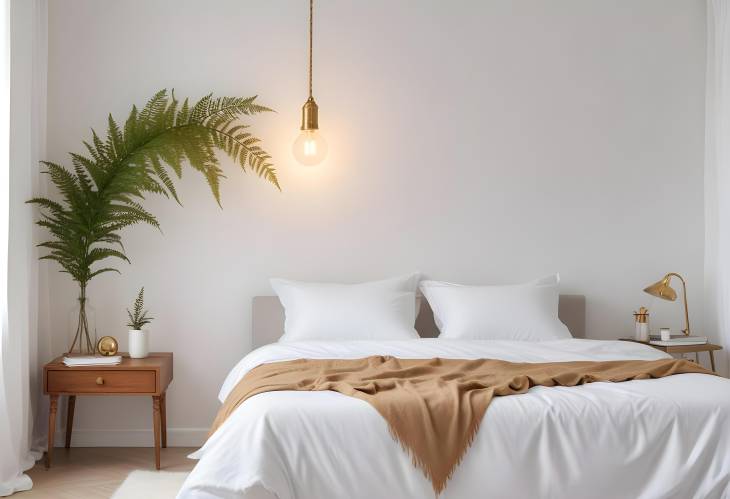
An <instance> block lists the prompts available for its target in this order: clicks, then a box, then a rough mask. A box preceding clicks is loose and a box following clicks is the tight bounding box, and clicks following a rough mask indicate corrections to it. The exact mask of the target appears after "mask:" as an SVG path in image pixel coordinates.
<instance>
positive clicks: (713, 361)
mask: <svg viewBox="0 0 730 499" xmlns="http://www.w3.org/2000/svg"><path fill="white" fill-rule="evenodd" d="M707 353H709V354H710V367H712V370H713V371H714V370H715V353H714V352H713V351H712V350H710V351H709V352H707Z"/></svg>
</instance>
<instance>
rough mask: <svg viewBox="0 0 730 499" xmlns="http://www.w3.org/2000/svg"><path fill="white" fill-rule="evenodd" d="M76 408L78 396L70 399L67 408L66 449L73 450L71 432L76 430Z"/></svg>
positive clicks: (71, 396)
mask: <svg viewBox="0 0 730 499" xmlns="http://www.w3.org/2000/svg"><path fill="white" fill-rule="evenodd" d="M75 408H76V395H70V396H69V397H68V407H67V408H66V448H67V449H70V448H71V432H72V431H73V428H74V409H75Z"/></svg>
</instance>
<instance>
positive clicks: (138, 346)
mask: <svg viewBox="0 0 730 499" xmlns="http://www.w3.org/2000/svg"><path fill="white" fill-rule="evenodd" d="M149 354H150V344H149V339H148V333H147V331H146V330H144V329H130V330H129V356H130V357H132V358H133V359H144V358H145V357H147V356H148V355H149Z"/></svg>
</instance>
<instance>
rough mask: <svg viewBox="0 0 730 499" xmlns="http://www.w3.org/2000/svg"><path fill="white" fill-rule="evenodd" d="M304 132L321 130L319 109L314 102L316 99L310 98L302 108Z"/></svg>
mask: <svg viewBox="0 0 730 499" xmlns="http://www.w3.org/2000/svg"><path fill="white" fill-rule="evenodd" d="M301 129H302V130H318V129H319V107H318V106H317V103H316V102H314V98H313V97H310V98H309V99H307V102H305V103H304V105H303V106H302V128H301Z"/></svg>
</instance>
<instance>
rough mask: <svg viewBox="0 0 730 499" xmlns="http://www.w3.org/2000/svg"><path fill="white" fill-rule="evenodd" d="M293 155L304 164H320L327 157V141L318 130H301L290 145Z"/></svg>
mask: <svg viewBox="0 0 730 499" xmlns="http://www.w3.org/2000/svg"><path fill="white" fill-rule="evenodd" d="M292 152H293V153H294V157H295V158H296V159H297V161H299V162H300V163H301V164H303V165H305V166H315V165H318V164H320V163H321V162H322V161H324V159H325V158H326V157H327V141H326V140H324V137H323V136H322V134H321V133H320V131H319V130H317V129H314V130H302V131H301V133H300V134H299V137H297V140H295V141H294V146H293V147H292Z"/></svg>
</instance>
